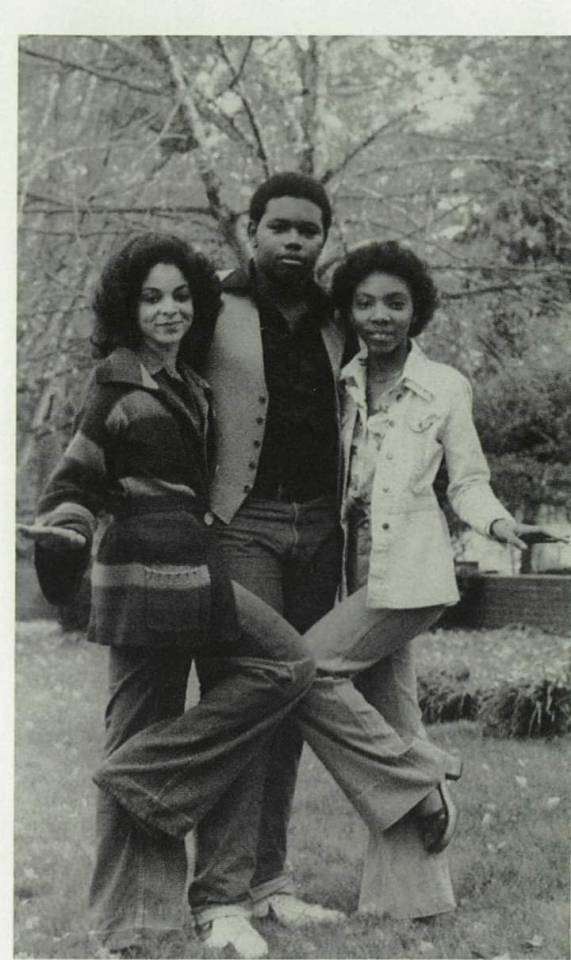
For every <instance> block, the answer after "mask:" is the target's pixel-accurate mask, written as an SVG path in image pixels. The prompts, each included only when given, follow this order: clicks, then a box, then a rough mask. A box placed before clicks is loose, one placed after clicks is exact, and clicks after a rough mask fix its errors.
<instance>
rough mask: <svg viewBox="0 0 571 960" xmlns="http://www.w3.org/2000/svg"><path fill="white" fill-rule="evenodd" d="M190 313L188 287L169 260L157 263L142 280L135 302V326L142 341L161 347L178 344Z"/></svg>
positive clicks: (188, 328)
mask: <svg viewBox="0 0 571 960" xmlns="http://www.w3.org/2000/svg"><path fill="white" fill-rule="evenodd" d="M192 317H193V308H192V298H191V295H190V287H189V286H188V282H187V280H186V278H185V277H184V274H183V273H182V272H181V271H180V270H179V268H178V267H175V265H174V264H172V263H156V264H155V266H154V267H151V269H150V270H149V272H148V274H147V276H146V277H145V279H144V280H143V283H142V286H141V292H140V294H139V302H138V305H137V326H138V328H139V330H140V331H141V333H142V335H143V340H144V342H145V343H146V344H147V345H148V346H150V347H152V348H154V349H155V350H156V349H157V348H158V349H160V350H164V349H165V348H171V349H172V348H173V347H176V346H178V344H179V343H180V341H181V340H182V338H183V337H184V335H185V333H186V332H187V330H190V327H191V324H192Z"/></svg>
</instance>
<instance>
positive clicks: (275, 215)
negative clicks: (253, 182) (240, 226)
mask: <svg viewBox="0 0 571 960" xmlns="http://www.w3.org/2000/svg"><path fill="white" fill-rule="evenodd" d="M248 235H249V237H250V241H251V243H252V248H253V251H254V261H255V264H256V266H257V268H258V269H259V270H260V271H261V272H262V273H264V274H265V275H266V276H267V277H268V279H270V280H272V281H274V282H278V283H280V284H282V285H283V284H286V283H292V284H296V283H299V282H300V281H303V282H305V281H306V280H307V279H308V278H309V277H311V276H312V274H313V269H314V267H315V264H316V262H317V258H318V257H319V254H320V253H321V250H322V248H323V244H324V243H325V233H324V230H323V214H322V212H321V208H320V207H318V206H317V204H315V203H312V202H311V200H305V199H304V198H303V197H274V198H273V199H272V200H268V203H267V205H266V209H265V210H264V214H263V216H262V218H261V220H260V221H259V223H254V222H253V221H250V224H249V226H248Z"/></svg>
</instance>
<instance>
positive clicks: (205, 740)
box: [95, 587, 450, 920]
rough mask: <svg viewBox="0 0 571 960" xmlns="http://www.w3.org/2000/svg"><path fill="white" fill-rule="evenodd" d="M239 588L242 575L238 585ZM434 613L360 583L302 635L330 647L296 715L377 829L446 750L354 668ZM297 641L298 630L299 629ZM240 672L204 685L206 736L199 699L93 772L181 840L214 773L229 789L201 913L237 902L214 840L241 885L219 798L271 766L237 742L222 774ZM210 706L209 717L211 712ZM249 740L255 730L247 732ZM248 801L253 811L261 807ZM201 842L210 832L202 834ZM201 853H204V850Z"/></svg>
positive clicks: (313, 644) (199, 902) (425, 784)
mask: <svg viewBox="0 0 571 960" xmlns="http://www.w3.org/2000/svg"><path fill="white" fill-rule="evenodd" d="M243 592H244V591H243V590H242V589H241V588H238V587H236V593H237V596H238V597H240V596H241V595H242V593H243ZM257 603H259V604H260V606H261V608H262V609H264V610H267V609H268V608H267V607H266V606H265V605H263V604H262V602H261V601H257ZM239 608H240V605H239ZM438 609H439V608H438ZM436 614H437V609H436V608H434V607H431V608H423V609H421V610H413V611H400V610H399V611H386V610H383V611H375V610H371V609H369V608H367V606H366V588H364V589H363V590H360V591H358V592H357V593H356V594H354V595H353V596H351V597H349V598H348V599H347V600H346V601H344V602H343V603H342V604H341V605H339V606H338V607H336V608H335V609H334V610H333V611H331V612H330V613H329V614H328V615H327V616H326V617H324V618H322V620H320V621H319V622H318V623H317V624H316V625H315V626H314V627H313V628H312V629H311V630H310V631H309V632H308V634H307V635H306V637H305V639H306V640H307V643H308V645H309V647H310V648H311V649H313V650H315V651H316V653H317V660H318V663H319V660H320V659H321V652H320V651H321V649H322V646H323V649H327V651H328V653H327V663H326V664H325V663H324V666H323V669H319V667H318V673H317V676H316V678H315V680H314V682H313V684H312V685H311V687H310V688H309V690H307V692H306V693H305V695H304V696H303V699H298V703H297V707H296V717H297V720H298V722H299V724H300V728H301V731H302V733H303V736H304V739H306V740H307V741H308V743H309V744H310V746H311V747H312V749H313V750H314V752H315V753H316V754H317V756H318V757H319V758H320V759H321V761H322V762H323V763H324V765H325V766H326V767H327V769H328V770H329V771H330V773H331V774H332V775H333V777H334V778H335V780H336V781H337V783H338V784H339V785H340V787H341V788H342V789H343V791H344V792H345V794H346V795H347V797H348V798H349V799H350V801H351V802H352V803H353V805H354V807H355V809H356V810H357V811H358V812H359V813H360V814H361V816H362V817H363V818H364V819H365V820H366V822H367V823H368V824H369V826H370V827H371V828H374V829H376V830H387V829H388V828H389V827H391V826H392V825H394V824H395V823H396V822H398V821H399V820H400V819H401V818H402V817H404V816H405V815H406V814H407V813H408V812H410V811H411V810H412V808H413V807H415V806H416V805H417V804H418V803H419V802H420V801H421V800H422V799H423V798H424V797H425V796H426V795H427V793H429V791H430V790H431V789H433V788H434V787H435V786H436V785H437V784H438V783H439V782H440V781H441V780H442V779H443V778H444V776H445V773H446V771H447V769H449V767H450V757H449V756H448V755H447V754H446V753H445V752H443V751H441V750H439V749H438V748H437V747H435V746H434V745H432V744H430V743H429V742H428V741H426V740H425V739H424V738H422V737H418V738H412V739H408V738H407V739H406V740H404V739H403V738H402V737H401V736H399V734H398V733H397V731H396V730H395V729H394V728H393V727H392V726H391V725H390V724H389V723H387V721H386V720H385V719H384V717H383V716H382V715H381V714H380V713H379V712H378V710H376V709H375V708H374V707H373V706H372V705H371V704H370V703H369V702H368V701H367V700H366V699H365V697H364V696H363V695H362V693H361V692H360V691H359V690H358V689H357V688H356V686H355V685H354V683H353V680H352V678H353V676H354V674H355V672H356V671H360V670H362V669H363V665H364V664H366V663H370V662H371V661H372V660H373V659H374V660H375V662H376V661H377V660H378V659H379V658H380V657H382V656H387V655H388V654H390V653H391V652H392V650H393V649H396V647H397V646H399V645H400V644H401V643H402V642H404V641H406V640H407V639H412V638H413V637H414V636H415V635H416V634H417V633H418V632H419V631H420V630H421V629H423V624H429V623H430V622H432V620H434V618H435V616H436ZM267 616H271V617H273V618H277V622H276V627H277V624H278V623H279V625H281V629H282V630H285V629H286V627H287V625H286V624H285V621H283V619H282V618H280V617H279V615H278V614H276V613H275V612H273V611H268V613H267ZM287 629H289V630H292V628H291V627H288V628H287ZM300 642H303V641H301V638H300ZM235 683H236V679H235V678H233V677H230V678H229V679H228V682H225V681H222V684H218V685H217V686H213V687H211V688H210V689H209V691H208V693H207V694H205V697H204V699H203V701H202V704H203V705H205V706H204V707H203V709H205V710H206V711H208V704H210V703H211V702H212V701H211V700H210V698H211V697H212V696H213V695H216V692H217V691H219V692H220V693H221V694H222V697H221V696H220V695H218V696H216V698H215V701H214V704H215V709H214V719H215V721H217V722H216V723H215V724H214V725H213V728H212V731H211V735H210V737H208V736H206V737H205V735H204V727H202V728H201V726H200V724H199V725H198V726H197V723H196V720H197V717H200V714H199V713H198V711H199V707H200V705H199V707H194V708H193V709H192V710H189V711H187V712H186V713H184V714H183V715H182V716H180V717H179V718H177V719H176V720H174V721H170V722H169V721H165V722H163V723H159V724H155V725H154V726H153V727H150V728H148V729H147V730H144V731H142V732H141V733H139V734H136V735H135V736H134V737H132V738H131V739H130V740H129V741H128V742H127V743H125V744H124V745H123V746H122V747H120V748H119V749H117V750H115V751H114V752H113V753H112V754H111V755H110V756H109V758H108V759H107V760H106V762H105V763H104V764H103V766H102V768H101V769H100V771H99V772H98V774H97V776H96V778H95V779H96V782H97V783H98V785H99V786H100V787H102V788H103V789H104V790H105V791H108V792H110V793H111V794H112V795H113V796H114V798H115V799H116V800H118V801H119V802H120V803H121V804H122V805H123V806H124V807H125V808H126V809H127V810H128V811H129V812H130V813H131V814H132V815H133V817H134V818H136V819H138V820H139V821H141V822H143V823H145V824H146V825H147V827H148V828H149V829H151V830H159V831H162V832H163V833H164V834H166V835H167V837H170V838H178V839H179V840H181V841H182V839H183V838H184V837H185V835H186V834H187V833H188V831H190V830H192V829H193V828H194V827H195V826H196V824H197V823H198V822H199V820H200V819H201V818H202V817H204V815H205V814H206V813H207V812H208V810H211V809H212V808H213V807H214V805H215V804H214V802H213V798H212V796H211V795H210V794H209V793H208V792H207V791H208V789H209V788H210V786H211V784H212V783H213V784H214V785H215V791H216V799H218V798H220V797H222V801H221V802H222V807H223V808H224V811H223V812H224V814H225V815H224V816H223V817H222V816H221V817H214V818H213V824H214V827H213V829H212V836H213V842H212V846H211V849H210V851H209V853H210V863H212V864H214V868H213V869H212V870H211V871H210V872H209V871H204V872H203V873H201V872H200V871H199V873H198V875H197V876H196V878H195V881H194V883H193V884H192V885H191V888H190V891H189V899H190V902H191V906H192V908H193V912H194V913H195V916H197V918H198V919H200V920H206V919H209V918H210V917H212V916H216V915H219V914H220V913H221V912H222V913H228V912H234V909H237V908H239V907H240V906H241V905H240V903H239V900H238V899H236V900H234V905H232V903H231V898H230V897H227V898H226V899H224V898H223V897H222V894H223V892H224V883H225V881H224V879H223V877H222V871H221V870H220V869H219V866H220V864H219V862H218V863H217V852H218V851H221V853H222V857H223V858H224V856H225V854H224V851H225V849H226V848H227V847H228V846H232V844H234V868H235V869H234V870H233V872H232V874H231V875H230V877H229V882H230V883H231V884H232V883H233V884H234V885H235V886H234V889H235V890H237V889H238V888H237V886H236V884H237V880H238V879H239V877H238V874H239V872H240V871H239V869H238V868H239V866H240V864H239V863H238V861H237V858H236V850H239V849H240V841H239V840H238V839H237V836H236V824H237V823H240V818H236V819H232V818H231V817H230V818H228V816H227V815H226V814H227V807H224V804H225V803H227V800H228V797H230V796H231V797H234V796H235V794H236V793H237V795H238V796H240V797H241V796H244V795H245V792H247V790H246V787H247V786H249V785H251V783H252V781H254V782H255V781H256V779H257V778H259V777H260V773H261V769H260V767H261V766H264V767H265V758H264V757H263V756H262V757H261V760H262V761H264V764H261V763H260V762H259V761H260V755H258V756H256V753H255V751H250V752H248V755H247V758H246V759H245V758H244V750H243V749H241V751H240V757H241V763H242V768H241V769H239V766H240V764H239V763H237V762H236V763H233V762H232V761H230V769H231V774H230V775H226V776H224V774H223V769H224V763H223V761H225V758H224V754H223V753H222V752H221V750H220V746H219V744H220V733H219V730H220V717H221V715H224V716H226V714H227V699H228V698H229V697H230V695H231V693H232V691H233V688H234V685H235ZM292 699H293V698H292ZM288 707H291V700H290V702H289V703H288ZM282 709H283V708H282ZM283 712H285V711H283ZM206 716H209V717H210V720H212V715H211V714H208V712H207V713H206ZM248 719H249V722H250V723H251V722H252V717H251V716H250V717H249V718H244V717H242V718H241V720H240V719H238V718H235V721H236V724H237V728H236V736H237V737H238V735H239V734H240V736H241V737H243V738H244V739H245V740H246V739H247V738H248V731H247V728H246V725H247V722H248ZM273 719H275V714H274V717H273ZM266 729H267V728H266ZM258 739H259V734H258ZM248 742H249V743H251V742H252V737H250V738H249V741H248ZM241 747H242V744H241ZM203 748H204V750H203ZM204 760H205V761H206V762H204ZM225 762H226V761H225ZM240 774H241V775H240ZM230 786H231V787H232V789H231V791H229V790H228V788H229V787H230ZM224 790H226V791H227V792H226V796H225V797H223V796H222V795H223V793H224ZM251 813H252V819H253V820H254V821H255V819H256V818H255V811H254V810H252V811H251ZM243 839H244V850H245V854H244V859H243V864H242V868H244V867H245V868H247V869H242V881H244V880H245V874H246V873H247V870H251V867H252V860H251V851H250V850H249V848H248V837H244V838H243ZM201 842H202V844H203V845H204V844H205V843H206V841H205V839H204V837H203V838H202V841H201ZM216 843H217V844H218V845H217V846H216ZM202 861H203V862H204V863H206V862H208V856H207V855H206V852H205V851H204V850H203V854H202ZM212 876H215V877H216V878H217V880H216V882H217V883H218V888H216V884H212V883H211V877H212ZM247 890H248V887H247V886H243V889H242V893H241V899H243V898H244V897H245V896H247ZM213 891H214V893H213ZM233 906H234V909H233ZM241 909H244V907H243V906H242V907H241Z"/></svg>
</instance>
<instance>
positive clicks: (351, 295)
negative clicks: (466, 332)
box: [306, 241, 549, 918]
mask: <svg viewBox="0 0 571 960" xmlns="http://www.w3.org/2000/svg"><path fill="white" fill-rule="evenodd" d="M332 297H333V301H334V303H335V305H336V307H337V308H338V310H339V312H340V314H341V316H342V318H344V319H345V320H346V321H347V322H348V323H350V324H351V325H352V326H353V329H354V330H355V332H356V334H357V336H358V338H359V343H360V347H361V349H360V350H359V351H358V353H357V354H356V355H355V357H354V358H353V359H352V360H351V361H350V363H349V364H347V365H346V366H345V368H344V369H343V371H342V373H341V388H342V401H341V402H342V447H343V454H344V484H343V490H344V499H343V524H344V527H345V533H346V540H345V587H346V592H347V593H348V594H350V596H349V597H348V598H347V599H346V600H345V601H344V602H343V603H342V604H341V605H340V606H339V607H337V609H336V610H334V611H332V613H331V614H329V618H330V625H331V629H330V630H329V632H327V631H326V630H325V629H323V627H324V626H325V621H322V622H321V624H320V632H319V636H318V637H315V638H312V635H311V631H310V633H309V634H306V637H307V639H308V640H309V642H310V649H311V652H312V654H313V656H314V657H315V660H316V664H317V671H318V676H319V675H320V674H323V673H329V674H330V675H333V676H341V675H347V674H348V673H350V674H351V676H353V678H354V682H355V685H356V686H357V687H358V688H359V690H360V691H361V692H362V693H363V694H364V696H365V697H366V699H367V700H368V701H369V703H370V704H372V705H374V706H375V707H376V708H377V709H378V711H379V712H380V713H381V714H382V716H383V717H384V719H385V720H386V721H387V722H388V723H389V724H390V725H391V726H392V727H393V728H394V729H395V730H396V731H397V732H398V733H399V734H400V735H401V737H402V738H403V739H404V741H405V742H407V741H412V740H413V739H414V738H422V737H425V736H426V734H425V732H424V728H423V727H422V723H421V713H420V710H419V707H418V701H417V690H416V674H415V669H414V662H413V653H412V640H413V638H414V637H415V636H416V635H417V634H419V633H421V632H423V631H426V630H428V629H429V628H430V627H431V626H432V625H433V624H434V623H435V622H436V621H437V620H438V618H439V616H440V615H441V614H442V612H443V610H444V609H445V607H446V606H447V605H448V604H454V603H456V602H457V600H458V599H459V594H458V590H457V586H456V580H455V577H454V565H453V553H452V547H451V543H450V538H449V535H448V528H447V524H446V520H445V518H444V515H443V513H442V511H441V509H440V507H439V505H438V502H437V499H436V496H435V493H434V489H433V484H434V479H435V477H436V473H437V471H438V469H439V467H440V464H441V462H442V460H443V459H444V460H445V462H446V467H447V470H448V477H449V485H448V491H447V492H448V497H449V499H450V502H451V504H452V507H453V508H454V510H455V512H456V513H457V514H458V515H459V516H460V518H461V519H462V520H464V521H465V522H466V523H468V524H470V525H471V526H472V527H473V528H474V529H476V530H478V531H479V532H480V533H482V534H484V535H486V536H490V537H492V538H494V539H496V540H498V541H500V542H502V543H509V544H512V545H514V546H515V547H518V548H519V549H525V546H526V544H525V542H524V539H522V537H525V536H526V535H527V536H530V535H533V536H535V537H537V536H547V537H549V534H548V533H547V531H543V530H541V528H537V527H531V526H528V525H525V524H521V523H517V522H516V521H515V520H514V519H513V518H512V517H511V516H510V514H509V513H508V512H507V511H506V510H505V509H504V507H503V506H502V504H501V503H500V502H499V501H498V500H497V499H496V497H495V496H494V494H493V492H492V490H491V487H490V483H489V480H490V473H489V469H488V466H487V463H486V460H485V457H484V454H483V452H482V449H481V446H480V442H479V440H478V436H477V433H476V430H475V427H474V423H473V419H472V411H471V389H470V385H469V383H468V381H467V380H466V379H465V377H464V376H462V374H461V373H459V372H458V371H457V370H455V369H453V368H452V367H450V366H448V365H445V364H443V363H436V362H434V361H433V360H430V359H429V358H428V357H427V356H426V355H425V354H424V352H423V351H422V350H421V349H420V347H419V346H418V345H417V344H416V343H415V342H414V338H415V337H416V336H417V335H418V334H419V333H420V332H421V331H422V330H423V329H424V327H425V326H426V324H427V323H428V322H429V321H430V319H431V318H432V315H433V313H434V311H435V308H436V305H437V291H436V288H435V285H434V283H433V281H432V278H431V276H430V274H429V272H428V269H427V267H426V266H425V264H424V263H422V262H421V261H420V260H419V258H418V257H417V256H416V255H415V254H414V253H413V252H412V251H411V250H409V249H406V248H404V247H402V246H400V245H399V244H398V243H396V242H394V241H389V242H385V243H370V244H367V245H365V246H362V247H359V248H357V249H355V250H354V251H352V252H351V253H350V254H349V255H348V256H347V257H346V259H345V260H344V262H343V263H341V264H340V266H339V267H338V268H337V270H336V271H335V273H334V276H333V280H332ZM326 620H327V618H326ZM357 623H360V630H356V624H357ZM349 627H350V629H348V628H349ZM456 821H457V812H456V808H455V805H454V804H453V802H452V800H451V798H450V796H449V793H448V791H447V789H446V786H445V783H444V781H443V782H441V783H440V784H439V785H438V786H437V787H436V789H434V790H433V791H432V792H431V793H430V794H428V795H427V796H426V797H425V799H424V800H423V802H422V803H421V804H419V805H418V806H417V807H416V808H415V809H414V810H412V811H411V813H410V814H409V815H408V816H407V817H404V818H402V819H401V820H399V821H398V822H397V823H396V824H394V825H393V826H391V827H390V829H388V830H384V831H379V830H375V829H372V830H371V834H370V844H369V854H368V858H367V862H366V865H365V872H364V878H363V884H362V888H361V901H360V903H361V907H362V908H365V909H371V910H374V911H377V912H388V913H391V914H392V915H393V916H396V917H403V918H404V917H422V916H429V915H434V914H438V913H441V912H445V911H447V910H450V909H452V908H453V907H454V898H453V894H452V888H451V884H450V878H449V874H448V867H447V863H446V858H445V855H444V853H443V851H444V850H445V848H446V847H447V845H448V843H449V842H450V840H451V838H452V835H453V833H454V830H455V826H456ZM435 854H440V856H435Z"/></svg>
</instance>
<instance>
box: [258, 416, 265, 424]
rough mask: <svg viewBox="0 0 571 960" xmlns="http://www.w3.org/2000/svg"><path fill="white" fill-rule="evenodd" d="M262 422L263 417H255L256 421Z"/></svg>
mask: <svg viewBox="0 0 571 960" xmlns="http://www.w3.org/2000/svg"><path fill="white" fill-rule="evenodd" d="M263 422H264V418H263V417H256V423H263Z"/></svg>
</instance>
